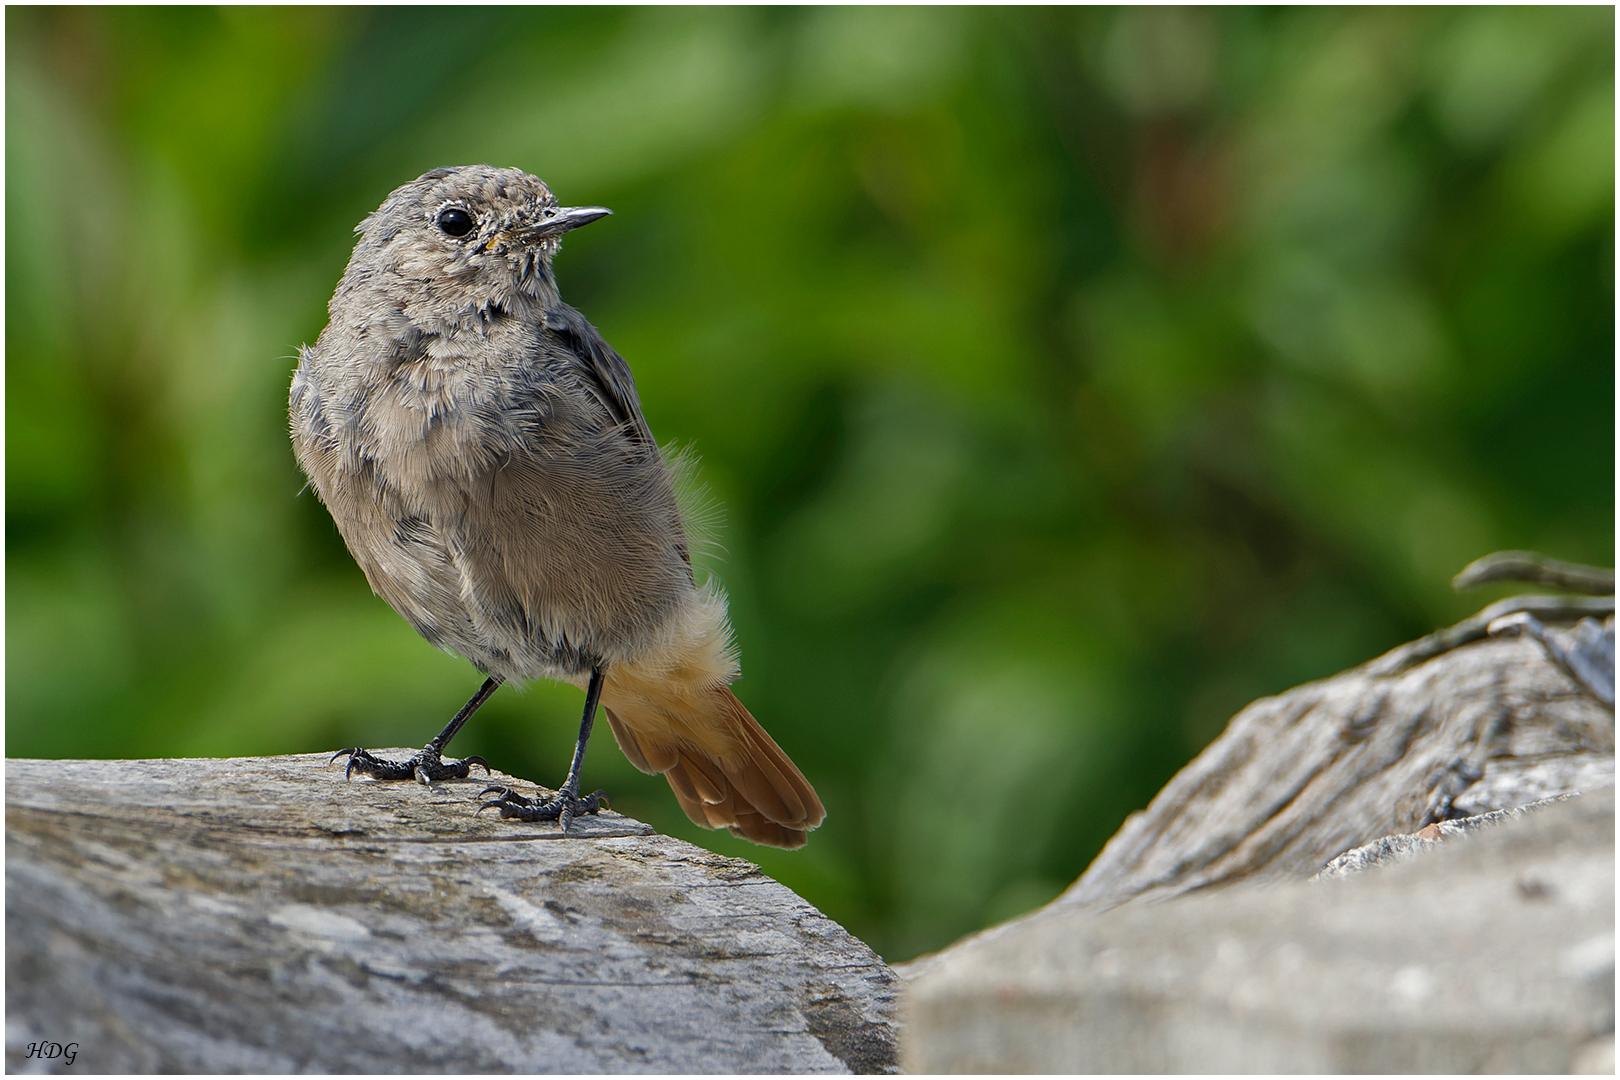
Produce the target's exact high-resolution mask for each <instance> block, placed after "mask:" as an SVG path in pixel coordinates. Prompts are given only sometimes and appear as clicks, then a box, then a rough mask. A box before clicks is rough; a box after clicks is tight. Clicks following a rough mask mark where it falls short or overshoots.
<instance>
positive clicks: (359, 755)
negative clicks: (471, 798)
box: [326, 745, 489, 784]
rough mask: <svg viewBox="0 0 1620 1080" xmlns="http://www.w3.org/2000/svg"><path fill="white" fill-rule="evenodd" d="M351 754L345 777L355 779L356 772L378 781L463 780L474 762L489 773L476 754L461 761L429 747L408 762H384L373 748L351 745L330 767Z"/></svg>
mask: <svg viewBox="0 0 1620 1080" xmlns="http://www.w3.org/2000/svg"><path fill="white" fill-rule="evenodd" d="M345 754H347V755H349V764H348V767H346V768H345V769H344V770H343V778H344V779H345V780H348V779H352V778H353V776H354V774H355V773H357V772H359V773H364V774H365V775H367V776H369V777H371V778H372V779H374V780H416V781H419V782H420V783H423V784H431V783H433V782H434V781H435V780H462V779H465V778H466V777H467V775H468V774H469V773H471V772H472V767H473V766H474V765H477V766H479V767H480V768H482V769H483V770H484V772H486V773H487V772H489V762H487V761H485V760H484V759H483V758H481V757H478V756H477V755H476V754H475V755H472V756H470V757H464V758H462V759H461V760H460V761H445V760H444V758H443V757H442V756H440V754H439V751H438V750H436V749H435V748H434V747H432V746H431V745H430V746H427V747H424V748H423V749H421V750H419V751H418V752H417V753H415V754H413V755H411V757H410V758H408V759H407V760H405V761H384V760H383V759H382V758H379V757H374V756H372V754H371V751H369V750H365V749H362V748H361V747H358V746H351V747H350V748H349V749H347V750H339V751H338V752H337V753H335V754H333V755H332V758H331V760H330V761H328V762H327V763H326V764H327V765H328V766H330V765H331V764H332V762H334V761H336V760H337V759H338V758H340V757H342V756H343V755H345Z"/></svg>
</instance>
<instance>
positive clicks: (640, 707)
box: [602, 675, 827, 848]
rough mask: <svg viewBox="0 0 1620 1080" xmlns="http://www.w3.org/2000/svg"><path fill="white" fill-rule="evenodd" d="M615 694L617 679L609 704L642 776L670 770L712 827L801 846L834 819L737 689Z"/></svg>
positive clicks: (673, 783)
mask: <svg viewBox="0 0 1620 1080" xmlns="http://www.w3.org/2000/svg"><path fill="white" fill-rule="evenodd" d="M615 689H618V688H616V687H615V686H614V680H613V679H612V677H611V675H610V676H609V681H608V685H607V686H606V687H605V688H604V690H603V694H602V704H603V706H604V711H605V712H606V713H607V719H608V724H609V725H610V726H611V727H612V728H613V737H614V738H615V739H617V740H618V742H619V749H621V750H623V751H624V756H625V757H627V758H629V759H630V762H631V764H633V765H634V766H635V767H636V768H638V769H640V770H641V771H642V772H645V773H663V774H664V778H665V779H666V780H668V781H669V786H670V788H671V789H673V790H674V792H675V798H676V800H677V801H678V802H679V803H680V804H681V809H682V810H685V811H686V816H687V817H689V818H691V819H692V820H693V821H695V822H697V823H698V824H699V825H702V826H703V827H704V828H708V829H720V828H726V829H730V830H731V831H732V833H734V834H735V835H737V836H741V837H743V838H744V839H747V840H752V841H753V842H754V843H756V844H768V845H770V846H771V847H779V848H797V847H803V846H804V842H805V839H806V833H808V832H809V830H811V829H814V828H815V827H816V826H817V825H820V824H821V822H822V819H823V818H825V817H826V816H827V812H826V810H825V809H824V808H823V807H822V805H821V800H820V799H818V798H817V797H816V791H815V789H814V788H812V787H811V786H810V781H808V780H806V779H805V778H804V774H803V773H801V772H800V771H799V770H798V768H797V767H796V766H795V765H794V764H793V762H792V761H791V760H789V759H788V756H787V755H786V754H785V753H783V752H782V748H781V747H780V746H777V745H776V742H775V740H773V739H772V738H771V737H770V736H769V735H767V734H766V733H765V729H764V728H762V727H760V726H759V723H758V721H756V720H755V719H754V718H753V717H752V716H751V715H749V712H748V710H747V709H746V708H744V707H743V703H742V702H740V701H738V700H737V697H736V695H735V694H733V693H732V692H731V690H730V688H729V687H727V686H724V685H721V686H715V687H709V688H707V689H706V690H703V691H700V692H697V693H686V694H672V695H670V696H667V697H665V696H661V695H660V696H656V697H655V696H653V695H650V694H646V693H630V692H620V693H614V691H615ZM623 689H624V690H628V689H629V688H628V687H625V688H623Z"/></svg>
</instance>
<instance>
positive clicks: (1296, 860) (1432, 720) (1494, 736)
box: [907, 597, 1615, 977]
mask: <svg viewBox="0 0 1620 1080" xmlns="http://www.w3.org/2000/svg"><path fill="white" fill-rule="evenodd" d="M1526 599H1534V600H1546V601H1549V602H1550V603H1547V604H1540V605H1531V607H1530V609H1531V610H1535V611H1538V612H1540V613H1541V614H1542V615H1543V616H1544V617H1549V618H1550V617H1553V616H1556V615H1558V614H1559V613H1560V610H1562V613H1563V614H1565V615H1567V616H1570V617H1576V616H1579V615H1580V614H1581V613H1582V612H1583V611H1585V610H1586V609H1585V608H1584V607H1582V606H1580V604H1581V602H1575V604H1574V606H1571V607H1567V608H1566V609H1559V608H1558V607H1557V604H1564V603H1567V602H1566V601H1565V600H1564V599H1563V598H1522V597H1521V598H1514V599H1513V600H1512V601H1502V602H1498V603H1497V604H1493V605H1491V606H1490V607H1489V608H1487V609H1486V610H1485V611H1484V612H1482V613H1481V614H1480V615H1477V616H1474V617H1473V618H1471V619H1468V620H1466V621H1465V622H1464V623H1460V624H1458V626H1457V627H1452V628H1450V629H1449V630H1446V631H1440V632H1438V633H1436V634H1431V635H1429V637H1427V638H1424V639H1422V640H1421V641H1418V642H1413V643H1412V644H1410V645H1403V646H1401V647H1400V648H1398V649H1394V650H1392V651H1391V652H1389V653H1386V654H1385V655H1384V656H1381V657H1378V658H1377V659H1374V660H1371V661H1369V662H1367V663H1366V664H1363V665H1361V666H1360V667H1358V668H1354V669H1352V670H1350V671H1347V672H1344V673H1343V674H1340V675H1336V676H1334V677H1333V678H1331V679H1324V680H1322V681H1320V682H1314V683H1308V684H1306V685H1304V686H1300V687H1296V688H1294V689H1293V690H1290V691H1288V692H1287V693H1285V694H1280V695H1278V696H1277V697H1271V698H1263V699H1261V700H1259V701H1256V702H1254V703H1253V704H1252V705H1250V706H1249V707H1248V708H1246V709H1244V710H1243V711H1242V712H1240V713H1239V714H1238V715H1237V716H1235V717H1233V719H1232V721H1231V722H1230V723H1229V724H1228V725H1227V728H1226V731H1225V732H1224V733H1222V734H1221V736H1220V737H1219V738H1218V739H1216V740H1215V741H1214V742H1213V743H1211V744H1210V745H1209V747H1208V748H1206V749H1205V750H1204V752H1203V753H1202V754H1200V755H1199V756H1198V757H1197V758H1196V759H1195V760H1194V761H1193V762H1192V763H1191V764H1189V765H1188V766H1187V767H1186V768H1184V769H1182V770H1181V772H1179V773H1177V774H1176V776H1175V777H1174V778H1173V779H1172V780H1171V781H1170V783H1169V784H1167V785H1165V787H1164V789H1163V790H1162V791H1160V792H1159V794H1158V795H1157V796H1156V797H1155V798H1154V799H1153V801H1152V803H1150V804H1149V805H1148V807H1147V809H1146V810H1143V811H1141V812H1139V813H1136V814H1133V815H1132V816H1131V817H1130V818H1128V819H1127V820H1126V822H1125V824H1124V826H1122V827H1121V828H1120V830H1119V832H1117V833H1116V834H1115V835H1114V837H1113V839H1111V840H1110V841H1109V842H1108V844H1107V846H1106V847H1105V848H1104V849H1103V851H1102V853H1101V854H1099V855H1098V856H1097V858H1096V860H1095V861H1093V862H1092V864H1091V866H1090V867H1089V868H1088V869H1087V870H1086V872H1085V873H1084V874H1083V875H1082V876H1081V877H1080V879H1079V880H1078V881H1076V882H1075V883H1074V884H1073V885H1072V886H1070V887H1069V889H1068V891H1067V892H1065V893H1064V894H1063V895H1062V896H1061V897H1059V899H1058V900H1056V901H1054V903H1055V904H1057V905H1060V906H1063V905H1081V906H1086V907H1090V908H1095V909H1106V908H1110V907H1114V906H1116V905H1119V904H1122V903H1125V902H1127V901H1137V900H1143V901H1145V900H1162V899H1165V898H1168V897H1171V896H1176V895H1179V894H1181V893H1185V892H1189V891H1192V890H1195V889H1202V888H1208V887H1210V886H1216V885H1224V884H1229V883H1231V882H1235V881H1240V880H1247V881H1285V880H1292V879H1298V878H1307V877H1310V876H1311V875H1312V874H1314V873H1315V872H1317V871H1318V870H1320V869H1321V868H1322V867H1323V865H1324V864H1326V863H1327V862H1328V861H1329V860H1330V859H1332V858H1334V857H1335V856H1337V855H1339V854H1340V853H1341V852H1344V851H1348V850H1349V849H1351V848H1354V847H1359V846H1360V845H1362V844H1367V843H1370V842H1372V841H1374V840H1376V839H1378V838H1379V837H1383V836H1388V835H1391V834H1396V833H1413V832H1416V831H1417V830H1418V829H1419V828H1421V827H1422V826H1424V825H1426V824H1428V823H1429V822H1432V821H1442V820H1445V819H1447V818H1451V817H1463V816H1467V815H1470V814H1479V813H1485V812H1487V811H1491V810H1501V809H1506V808H1509V807H1514V806H1521V805H1524V804H1525V803H1529V802H1533V801H1535V800H1536V799H1542V798H1547V797H1549V796H1553V795H1558V794H1563V793H1566V792H1571V791H1583V790H1585V791H1589V790H1594V789H1596V788H1601V787H1608V786H1612V785H1613V783H1614V745H1615V744H1614V713H1613V712H1612V711H1611V710H1610V709H1609V708H1608V707H1606V706H1605V705H1604V704H1602V703H1601V702H1600V701H1599V700H1597V699H1596V698H1595V697H1593V696H1592V694H1590V693H1589V692H1587V691H1586V690H1584V689H1583V688H1582V687H1581V686H1580V685H1578V684H1577V683H1576V682H1575V681H1574V680H1572V679H1571V678H1570V676H1569V675H1568V674H1567V673H1566V672H1565V671H1563V670H1562V669H1561V668H1560V667H1558V666H1557V665H1556V664H1554V663H1553V662H1552V661H1551V660H1550V659H1549V658H1548V656H1547V653H1546V651H1545V650H1544V649H1543V648H1542V647H1541V646H1540V645H1538V644H1537V643H1536V642H1534V641H1532V640H1529V639H1527V638H1522V637H1506V638H1483V634H1484V629H1485V626H1486V625H1488V624H1489V623H1490V622H1491V621H1492V620H1494V619H1496V618H1498V617H1499V616H1500V615H1502V614H1504V613H1505V612H1504V610H1503V608H1504V605H1506V606H1512V605H1513V604H1518V605H1519V609H1520V610H1524V609H1525V605H1524V604H1523V603H1522V601H1524V600H1526ZM1611 603H1612V602H1611ZM1476 631H1477V632H1476ZM1549 632H1550V633H1553V634H1563V635H1565V636H1566V637H1567V638H1568V639H1569V640H1573V635H1569V633H1568V632H1567V631H1559V630H1556V629H1554V630H1550V631H1549ZM1608 632H1609V634H1610V635H1611V639H1612V634H1613V623H1612V616H1611V617H1610V622H1609V630H1608ZM919 970H920V969H919ZM910 972H911V969H910V968H908V969H907V974H908V977H909V974H910Z"/></svg>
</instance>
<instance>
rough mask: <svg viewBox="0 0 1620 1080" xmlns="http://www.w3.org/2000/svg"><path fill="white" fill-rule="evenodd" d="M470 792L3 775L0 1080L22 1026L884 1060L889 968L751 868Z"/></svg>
mask: <svg viewBox="0 0 1620 1080" xmlns="http://www.w3.org/2000/svg"><path fill="white" fill-rule="evenodd" d="M495 780H496V781H498V782H506V781H509V780H510V778H503V777H502V776H501V775H500V774H498V773H497V774H496V776H495ZM483 783H484V782H483V781H482V779H478V780H469V781H463V782H449V783H442V784H438V785H435V786H433V787H432V788H425V787H422V786H420V785H418V784H415V783H391V784H382V783H375V782H371V781H367V780H361V779H358V778H357V779H356V780H355V781H354V782H352V783H345V782H344V780H343V774H342V768H341V766H335V767H332V768H330V769H328V768H327V767H326V757H325V756H324V755H301V756H292V757H279V758H234V759H199V760H178V761H176V760H158V761H24V760H13V761H8V762H7V763H6V933H7V947H6V999H7V1001H6V1005H7V1038H6V1049H7V1060H8V1065H9V1067H10V1068H11V1069H12V1070H13V1071H16V1070H19V1069H23V1068H26V1067H28V1066H29V1065H33V1066H38V1065H40V1064H41V1063H40V1062H37V1061H34V1062H27V1063H25V1062H24V1061H23V1059H22V1058H21V1053H22V1051H23V1046H24V1045H25V1044H26V1042H28V1041H31V1040H41V1039H44V1040H52V1041H55V1042H58V1043H63V1044H66V1043H68V1042H70V1041H72V1042H77V1043H78V1044H79V1046H78V1058H77V1061H76V1063H75V1065H73V1066H72V1071H77V1072H153V1071H162V1072H198V1071H202V1072H211V1071H219V1072H233V1071H252V1072H304V1071H331V1072H437V1071H442V1072H513V1071H521V1072H849V1071H855V1072H883V1071H893V1070H894V1068H895V1063H896V1038H895V1012H894V1007H895V992H896V977H895V976H894V974H893V973H892V972H890V970H889V969H888V968H887V967H886V966H885V965H884V964H883V962H882V960H880V959H879V958H878V957H877V956H876V955H875V954H874V953H873V952H872V951H871V950H870V949H868V948H867V947H866V946H865V945H863V944H862V943H860V942H859V941H857V940H856V939H854V938H853V937H851V936H850V935H849V934H848V933H847V932H845V931H844V930H843V928H841V927H840V926H838V925H837V924H836V923H834V922H832V921H831V920H830V919H828V918H826V917H825V916H823V915H822V914H821V913H820V912H818V911H816V910H815V909H814V908H813V907H811V906H810V905H809V904H807V903H805V902H804V901H803V900H801V899H800V898H799V897H797V896H796V895H794V894H793V893H792V892H791V891H789V890H788V889H786V888H784V887H783V886H781V885H779V884H777V883H776V882H774V881H772V880H770V879H769V878H767V877H765V876H764V875H763V874H762V873H761V872H760V871H759V869H758V867H756V866H754V865H753V864H751V863H747V862H744V861H742V860H739V859H729V858H724V857H722V856H718V855H714V854H712V853H710V852H708V851H704V850H703V849H701V848H697V847H694V846H692V845H690V844H687V843H684V842H682V841H679V840H675V839H672V838H670V837H665V836H658V835H653V834H652V831H651V829H650V828H649V827H647V826H645V825H642V824H641V823H639V822H635V821H633V820H631V819H629V818H625V817H622V816H620V815H617V814H612V813H603V814H602V815H600V816H599V817H591V818H586V819H583V820H581V821H580V822H578V823H576V825H575V830H576V833H575V835H573V836H570V837H569V838H566V839H564V838H561V837H560V836H558V834H557V833H556V830H555V828H554V827H537V826H527V825H521V824H514V823H512V822H501V821H498V820H495V819H493V817H492V816H491V815H485V816H484V817H482V818H477V817H474V816H473V810H474V809H475V808H476V806H477V798H476V796H477V793H478V792H479V791H480V790H481V789H482V787H483ZM44 1064H49V1063H44ZM56 1065H57V1067H59V1068H60V1067H62V1065H61V1062H60V1061H58V1062H57V1063H56Z"/></svg>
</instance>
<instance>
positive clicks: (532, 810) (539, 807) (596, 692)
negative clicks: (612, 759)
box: [478, 664, 611, 833]
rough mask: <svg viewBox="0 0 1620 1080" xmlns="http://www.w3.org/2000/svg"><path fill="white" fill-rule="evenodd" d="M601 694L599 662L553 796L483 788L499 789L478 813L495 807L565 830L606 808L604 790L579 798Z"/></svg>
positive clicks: (508, 815)
mask: <svg viewBox="0 0 1620 1080" xmlns="http://www.w3.org/2000/svg"><path fill="white" fill-rule="evenodd" d="M601 697H602V665H601V664H596V665H594V666H593V667H592V668H591V682H590V685H589V686H588V687H587V688H586V690H585V718H584V719H583V720H581V721H580V722H579V740H578V741H577V742H575V743H574V762H573V764H572V765H570V766H569V767H568V779H566V780H564V781H563V784H562V787H561V788H559V789H558V790H557V794H556V796H555V797H554V798H550V799H526V798H524V797H523V796H522V795H519V794H517V793H516V792H515V791H513V790H512V789H511V788H505V787H493V788H486V789H485V790H484V792H483V794H485V795H488V794H490V793H491V792H499V793H500V794H499V797H497V798H496V799H494V800H493V801H491V802H487V803H485V804H484V805H482V806H480V807H479V808H478V809H479V811H480V812H482V811H485V810H490V809H495V810H499V811H500V812H501V817H503V818H517V819H519V820H520V821H555V822H557V823H558V824H559V825H561V826H562V831H563V832H565V833H566V832H567V831H568V826H569V825H570V824H571V823H572V822H573V820H574V818H576V817H578V816H579V815H581V814H594V813H597V812H598V811H600V810H602V809H604V808H607V809H611V807H610V806H609V805H608V797H607V792H605V791H595V792H592V793H591V794H590V795H587V796H585V798H583V799H582V798H580V797H579V774H580V771H581V770H582V769H584V767H585V746H586V744H588V743H589V742H590V741H591V726H592V725H593V724H595V723H596V703H597V702H598V701H599V700H600V699H601Z"/></svg>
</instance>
